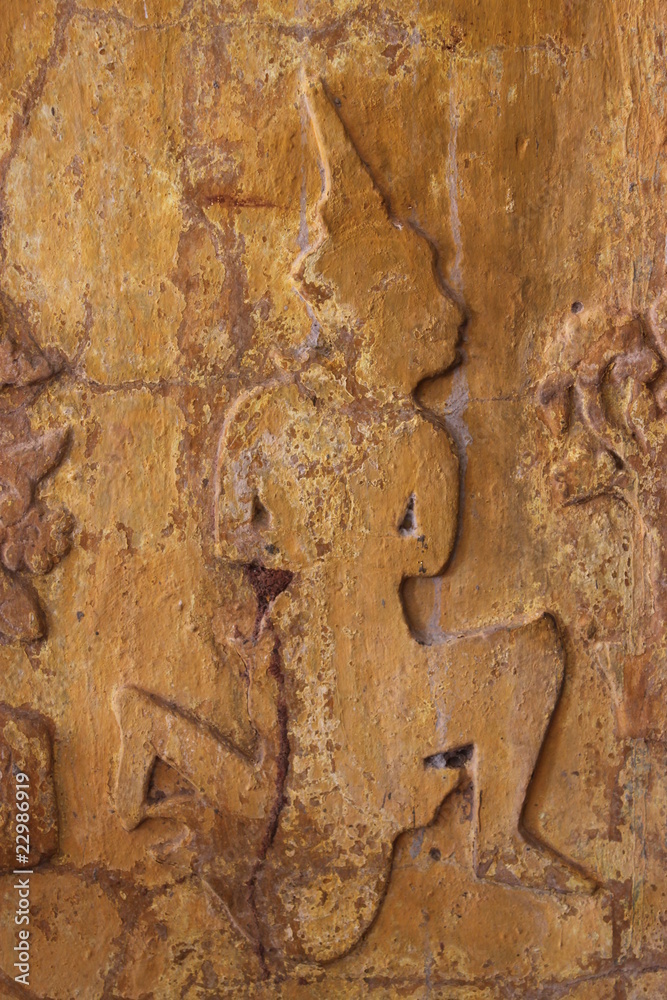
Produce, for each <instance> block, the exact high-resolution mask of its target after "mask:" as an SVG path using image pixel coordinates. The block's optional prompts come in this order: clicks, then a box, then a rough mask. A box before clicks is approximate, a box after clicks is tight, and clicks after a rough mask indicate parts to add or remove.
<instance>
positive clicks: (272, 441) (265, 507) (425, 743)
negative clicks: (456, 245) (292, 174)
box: [114, 84, 595, 961]
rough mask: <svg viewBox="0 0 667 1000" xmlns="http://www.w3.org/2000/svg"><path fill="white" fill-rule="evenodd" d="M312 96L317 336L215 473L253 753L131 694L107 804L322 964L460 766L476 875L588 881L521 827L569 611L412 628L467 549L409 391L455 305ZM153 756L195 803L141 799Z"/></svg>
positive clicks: (264, 949)
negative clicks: (434, 632) (237, 607)
mask: <svg viewBox="0 0 667 1000" xmlns="http://www.w3.org/2000/svg"><path fill="white" fill-rule="evenodd" d="M305 101H306V105H307V108H308V113H309V116H310V120H311V123H312V127H313V129H314V131H315V135H316V138H317V144H318V148H319V153H320V157H321V166H322V174H323V178H324V182H323V192H322V199H321V202H320V222H321V230H320V232H319V234H318V235H317V238H316V239H314V240H313V241H312V242H311V245H310V246H309V248H308V249H307V251H305V252H304V253H303V254H302V255H301V256H300V257H299V258H298V260H297V262H296V264H295V269H294V275H293V276H294V280H295V284H296V285H297V287H298V288H299V290H300V294H301V295H302V297H303V298H304V299H305V300H306V302H307V304H308V308H309V309H311V310H312V315H313V317H314V324H313V338H312V343H310V344H309V345H307V348H306V349H305V350H304V351H303V352H302V354H301V355H300V356H299V357H298V358H292V359H279V358H276V371H275V375H274V377H273V378H272V379H271V380H270V381H269V382H268V383H266V384H263V385H261V386H259V387H257V388H254V389H252V390H249V391H247V392H245V393H242V394H241V395H240V396H239V397H238V398H237V400H236V401H235V403H234V404H233V406H232V407H231V408H230V410H229V412H228V414H227V416H226V420H225V423H224V426H223V430H222V434H221V437H220V442H219V452H218V463H217V479H216V495H215V504H216V512H215V523H216V544H217V547H218V553H219V556H220V558H221V559H222V560H224V561H225V563H226V564H227V565H231V566H233V567H236V569H237V572H238V576H239V579H240V580H242V581H244V583H245V586H246V587H247V588H248V589H249V590H251V591H252V592H253V593H254V595H255V616H254V621H253V622H252V624H251V626H250V627H249V628H246V629H245V630H244V629H243V627H239V626H238V623H235V622H234V621H230V623H229V638H228V648H229V650H230V654H229V655H230V657H234V658H235V660H236V662H237V663H238V664H240V669H241V670H242V671H243V673H244V675H245V677H246V683H247V704H248V715H249V719H250V720H251V723H252V726H253V729H254V740H253V742H252V745H251V746H250V747H249V748H248V747H241V746H239V745H235V744H234V743H233V741H232V740H231V739H230V738H229V737H228V736H227V734H225V733H223V732H220V731H219V729H213V728H212V727H211V726H209V725H208V724H207V723H206V721H205V720H200V719H197V718H194V717H193V716H192V715H191V714H190V713H189V712H188V711H187V708H186V707H175V706H174V705H173V704H169V703H167V702H166V701H165V700H163V699H161V698H160V697H159V696H158V695H157V694H154V693H151V692H147V691H141V690H137V689H136V688H131V687H130V688H122V689H120V690H119V691H117V692H116V694H115V702H114V704H115V711H116V714H117V717H118V721H119V725H120V731H121V752H120V761H119V769H118V779H117V786H116V808H117V811H118V813H119V816H120V818H121V821H122V822H123V824H124V825H125V827H126V828H127V829H133V828H134V827H135V826H137V825H138V824H139V823H141V822H142V820H144V819H146V818H148V817H156V816H168V817H171V818H173V817H180V818H181V819H182V820H183V824H184V833H183V836H182V838H181V839H180V840H179V842H178V844H174V845H173V848H172V853H171V858H172V860H173V859H174V858H175V857H176V856H178V857H179V858H180V861H181V863H183V864H185V865H187V866H188V867H189V868H191V870H193V871H195V872H196V873H198V874H199V875H200V876H201V877H202V878H203V879H204V880H205V881H206V882H207V883H208V884H209V885H210V886H211V888H213V890H214V891H215V892H216V893H217V894H218V895H219V896H220V898H221V899H223V900H224V901H225V903H226V905H227V907H228V909H229V911H230V914H231V916H232V918H233V919H234V920H235V922H236V924H237V926H238V927H239V928H240V929H241V930H242V931H243V932H244V933H245V934H246V935H247V936H248V937H249V938H250V939H251V940H253V941H255V942H256V943H257V944H258V947H259V948H260V951H261V953H262V954H263V955H266V956H278V955H283V956H284V955H287V956H291V957H296V958H304V957H305V958H309V959H312V960H317V961H325V960H330V959H333V958H336V957H338V956H340V955H342V954H344V953H345V952H346V951H348V950H349V949H350V948H351V947H352V946H353V945H354V944H355V943H356V942H357V941H358V940H359V939H360V938H361V936H362V935H363V934H364V932H365V931H366V930H367V928H368V927H369V926H370V925H371V923H372V921H373V919H374V917H375V915H376V913H377V912H378V909H379V907H380V905H381V903H382V899H383V897H384V893H385V890H386V886H387V881H388V878H389V875H390V871H391V860H392V850H393V844H394V841H395V839H396V837H397V836H398V835H399V834H400V833H401V832H403V831H405V830H409V829H414V828H416V827H420V826H424V825H426V824H428V823H430V822H431V821H432V820H433V819H434V817H435V815H436V814H437V812H438V809H439V807H440V805H441V803H442V802H443V800H444V799H445V798H446V797H447V796H448V795H449V794H450V793H451V792H452V791H453V790H454V788H456V787H457V785H458V784H459V782H460V781H461V778H462V774H463V772H464V771H465V770H469V771H470V773H471V776H472V779H473V782H474V787H475V800H474V801H475V804H474V830H475V850H474V857H475V870H476V873H477V875H478V876H479V877H480V878H487V879H494V880H496V881H500V882H503V883H505V884H511V885H523V886H529V887H533V888H537V889H540V890H549V891H556V892H571V891H584V892H590V891H593V889H594V888H595V886H594V883H592V882H591V881H590V880H589V879H587V878H586V876H585V875H584V873H582V872H581V871H580V870H579V869H578V868H577V866H576V864H574V863H572V862H569V861H567V860H566V859H564V858H562V857H558V856H557V855H556V854H555V853H554V852H553V851H551V850H549V848H548V847H546V845H544V844H541V843H539V842H538V841H537V840H536V838H534V837H531V836H530V835H529V834H528V833H527V832H526V831H525V830H524V829H523V827H522V812H523V808H524V804H525V801H526V796H527V794H528V788H529V785H530V781H531V777H532V774H533V772H534V769H535V766H536V762H537V759H538V756H539V753H540V749H541V746H542V743H543V740H544V736H545V733H546V730H547V727H548V725H549V720H550V718H551V715H552V713H553V710H554V707H555V705H556V702H557V700H558V697H559V693H560V688H561V684H562V680H563V654H562V648H561V643H560V639H559V636H558V632H557V629H556V627H555V624H554V622H553V620H552V619H551V618H550V617H549V616H548V615H544V616H542V617H540V618H538V619H537V620H535V621H533V622H530V623H528V624H523V625H519V626H516V627H512V626H511V625H510V624H508V626H507V627H502V628H498V629H495V630H489V631H486V632H480V633H475V634H468V635H460V636H457V637H452V639H451V640H450V641H449V642H446V643H443V644H441V645H439V646H435V645H434V646H430V647H427V646H424V645H421V644H420V643H419V642H417V641H416V639H415V638H414V637H413V634H412V632H411V630H410V626H409V622H408V621H407V620H406V616H405V612H404V609H403V605H402V602H401V586H402V584H403V582H404V581H405V580H406V579H407V578H409V577H414V576H423V575H427V576H433V575H437V574H440V573H443V572H446V569H447V565H448V562H449V560H450V558H451V555H452V552H453V550H454V546H455V542H456V537H457V528H458V516H459V511H458V503H459V466H458V459H457V456H456V453H455V450H454V447H453V445H452V442H451V439H450V437H449V435H448V433H447V430H446V427H445V426H444V425H443V424H442V423H441V422H440V421H439V420H438V419H437V418H436V416H435V415H434V414H432V413H430V412H428V411H426V410H424V409H423V408H422V407H421V406H420V405H419V403H418V402H417V397H416V393H415V390H416V388H417V386H418V384H419V383H420V382H421V381H422V380H423V379H425V378H433V377H436V376H438V375H440V374H444V373H446V372H447V371H448V370H450V369H451V368H452V366H453V365H455V363H456V361H457V353H456V348H457V340H458V332H459V328H460V325H461V323H462V321H463V313H462V311H461V309H460V307H459V306H458V305H457V304H456V302H455V301H454V300H453V298H452V297H451V296H450V295H449V294H448V291H447V289H446V287H445V286H444V283H443V282H442V280H441V278H440V275H439V272H438V268H437V260H434V259H433V255H432V250H431V247H430V246H429V244H428V243H427V242H426V241H425V240H424V239H423V238H422V237H421V236H420V235H419V234H417V233H416V232H415V231H413V230H412V229H411V228H410V227H408V226H405V227H404V226H401V224H400V223H399V222H398V221H397V220H396V219H394V218H393V217H392V214H391V211H390V209H389V207H388V206H387V205H386V204H385V202H384V201H383V199H382V196H381V194H380V193H379V191H378V189H377V187H376V186H375V184H374V183H373V180H372V178H371V177H370V176H369V174H368V172H367V171H366V169H365V167H364V165H363V163H362V162H361V160H360V158H359V157H358V155H357V154H356V151H355V149H354V147H353V145H352V143H351V142H350V140H349V137H348V136H347V134H346V132H345V129H344V127H343V125H342V123H341V121H340V118H339V116H338V114H337V112H336V109H335V105H334V103H333V102H332V100H331V99H330V97H329V96H328V94H327V92H326V90H325V88H324V87H323V86H322V85H321V84H316V85H314V86H308V87H306V93H305ZM334 331H335V335H334ZM156 760H161V761H164V762H166V763H167V764H168V765H170V766H171V767H172V768H174V769H175V770H176V771H177V772H178V773H179V774H180V775H181V776H182V778H184V779H185V782H186V784H187V786H189V791H188V789H187V788H182V789H181V790H180V791H179V793H178V794H177V795H174V796H171V797H165V798H161V799H160V800H159V801H151V798H150V787H151V776H152V773H153V769H154V767H155V762H156Z"/></svg>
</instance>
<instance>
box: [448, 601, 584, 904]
mask: <svg viewBox="0 0 667 1000" xmlns="http://www.w3.org/2000/svg"><path fill="white" fill-rule="evenodd" d="M462 643H463V645H461V646H460V647H459V646H458V644H456V645H455V647H454V649H456V652H454V651H452V659H453V661H454V662H453V664H452V666H451V667H450V670H449V675H450V676H451V674H452V672H453V673H454V675H455V676H454V680H453V682H452V683H451V687H449V688H448V689H447V690H446V691H445V692H443V694H444V697H445V703H446V706H447V711H448V712H451V715H450V725H449V727H448V730H447V736H448V740H449V739H451V740H452V741H454V740H455V741H456V744H457V745H460V746H463V745H465V744H468V743H473V744H474V747H475V754H474V764H473V768H474V776H475V777H474V781H475V793H476V807H475V826H476V832H475V844H474V863H475V870H476V872H477V874H478V875H479V876H480V877H481V878H489V879H493V880H494V881H497V882H503V883H505V884H513V885H524V886H532V887H533V888H539V889H550V890H555V891H558V892H587V893H590V892H593V891H594V890H595V888H596V884H595V883H594V882H593V881H592V880H590V879H588V878H587V877H586V876H585V875H584V874H583V873H582V872H581V871H579V870H578V869H577V867H576V865H574V864H573V863H572V862H569V861H567V860H566V859H564V858H561V857H560V856H559V855H557V854H556V852H554V851H552V850H551V849H550V848H549V847H548V846H547V845H545V844H542V843H540V842H538V841H537V839H536V838H531V837H530V835H529V834H527V833H526V832H525V831H524V830H523V829H522V823H521V818H522V812H523V809H524V806H525V802H526V796H527V792H528V787H529V785H530V781H531V778H532V776H533V773H534V771H535V766H536V764H537V760H538V757H539V754H540V750H541V748H542V743H543V741H544V737H545V734H546V731H547V728H548V725H549V721H550V719H551V716H552V714H553V711H554V708H555V706H556V703H557V701H558V697H559V694H560V689H561V684H562V680H563V659H562V650H561V644H560V641H559V638H558V635H557V633H556V629H555V625H554V623H553V621H552V620H551V619H550V618H548V617H547V616H545V617H544V618H541V619H539V620H538V621H536V622H533V623H531V624H530V625H527V626H524V627H521V628H516V629H507V630H505V629H503V630H502V631H499V632H497V633H495V634H493V635H491V636H486V637H479V638H473V639H469V640H462ZM459 657H460V659H459ZM457 660H458V661H459V668H458V669H455V670H452V668H453V666H454V664H455V663H456V661H457ZM463 664H465V665H463ZM450 745H452V744H450Z"/></svg>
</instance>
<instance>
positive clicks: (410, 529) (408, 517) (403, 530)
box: [398, 493, 417, 535]
mask: <svg viewBox="0 0 667 1000" xmlns="http://www.w3.org/2000/svg"><path fill="white" fill-rule="evenodd" d="M416 531H417V518H416V517H415V495H414V493H411V494H410V497H409V499H408V502H407V504H406V507H405V513H404V514H403V517H402V519H401V523H400V524H399V526H398V533H399V535H414V534H415V532H416Z"/></svg>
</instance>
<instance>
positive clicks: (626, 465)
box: [538, 294, 667, 740]
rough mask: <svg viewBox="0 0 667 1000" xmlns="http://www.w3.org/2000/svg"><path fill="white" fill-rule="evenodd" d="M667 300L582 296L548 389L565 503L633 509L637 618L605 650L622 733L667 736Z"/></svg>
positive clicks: (602, 655) (559, 341) (543, 392)
mask: <svg viewBox="0 0 667 1000" xmlns="http://www.w3.org/2000/svg"><path fill="white" fill-rule="evenodd" d="M666 308H667V297H666V296H665V295H664V294H663V295H662V296H658V297H657V298H656V300H655V302H654V303H653V305H652V307H651V308H649V309H647V310H646V311H645V312H644V313H642V314H630V313H625V314H624V313H617V314H615V315H614V314H612V315H610V314H608V313H606V312H604V311H603V310H599V309H588V308H583V306H581V305H580V304H579V303H577V304H576V311H574V312H573V313H572V314H571V315H570V316H569V317H568V318H567V320H565V321H564V322H563V324H562V326H561V329H560V331H559V335H557V336H556V337H554V338H553V341H552V343H553V346H552V349H551V352H550V354H549V355H548V357H547V363H548V366H549V374H548V375H547V376H546V378H544V379H543V380H542V382H541V383H540V386H539V391H538V399H539V403H540V412H541V415H542V417H543V419H544V422H545V423H546V424H547V426H548V427H549V428H550V430H551V432H552V435H553V437H552V457H551V462H550V471H551V479H552V484H553V487H554V490H555V492H556V494H557V495H558V496H559V498H560V500H561V502H562V503H563V505H564V506H565V507H566V508H567V507H572V506H573V505H575V506H580V505H582V504H590V503H593V502H596V501H597V502H601V503H605V502H606V503H609V504H616V505H620V506H622V507H624V508H625V509H626V510H627V511H628V513H629V516H630V519H631V523H632V538H631V540H630V546H629V548H630V551H629V552H628V554H627V556H624V559H625V561H626V567H625V575H626V577H627V579H628V581H629V579H630V577H631V578H632V586H633V612H632V616H633V620H632V622H630V623H629V624H628V626H627V627H626V628H625V629H624V631H623V642H622V643H620V644H619V643H613V642H607V641H604V637H600V638H599V640H598V642H597V647H598V648H597V655H598V659H599V661H600V663H601V666H602V669H603V672H604V674H605V676H606V678H607V681H608V683H609V684H610V688H611V693H612V697H613V700H614V704H615V706H616V714H617V720H618V725H619V731H620V733H621V735H622V736H623V737H640V738H647V739H655V740H665V739H666V738H667V736H666V734H667V711H666V706H667V699H666V695H667V653H666V650H667V607H666V606H665V602H664V598H663V597H662V592H663V590H664V583H663V581H664V573H665V560H664V552H665V540H666V538H665V525H666V524H667V517H666V514H667V489H666V484H665V477H664V474H663V472H662V470H663V469H664V468H665V462H666V459H667V422H666V421H665V409H666V407H667V400H666V398H665V389H666V386H667V382H666V377H665V371H666V358H667V314H666V313H665V309H666Z"/></svg>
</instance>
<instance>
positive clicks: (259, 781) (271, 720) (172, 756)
mask: <svg viewBox="0 0 667 1000" xmlns="http://www.w3.org/2000/svg"><path fill="white" fill-rule="evenodd" d="M272 649H273V639H272V637H271V636H268V637H267V638H265V639H264V640H262V641H261V642H260V643H259V644H258V647H257V648H256V649H255V651H254V652H255V657H254V658H255V663H254V665H253V668H252V671H251V672H250V682H249V692H248V708H249V712H250V713H251V717H254V719H255V720H256V726H257V729H258V732H259V734H260V740H259V743H260V746H259V748H258V753H257V754H256V756H254V757H250V756H248V755H247V754H245V753H243V752H242V751H241V750H240V749H239V748H238V747H236V746H234V744H233V743H232V742H231V741H230V740H228V739H227V738H226V737H225V736H224V735H223V734H221V733H219V732H217V731H216V730H215V729H214V728H213V727H211V726H209V725H208V724H206V723H205V722H203V721H201V720H199V719H196V718H194V717H192V716H190V715H189V714H187V713H186V712H184V711H182V710H181V709H179V708H175V707H174V706H172V705H169V704H168V703H166V702H165V701H164V700H162V699H160V698H158V697H157V696H155V695H152V694H149V693H148V692H146V691H142V690H140V689H138V688H134V687H125V688H120V689H119V690H117V691H116V693H115V695H114V711H115V713H116V717H117V719H118V724H119V726H120V731H121V753H120V762H119V767H118V777H117V782H116V796H115V798H116V809H117V811H118V815H119V817H120V820H121V823H122V824H123V826H124V827H125V829H126V830H133V829H134V828H135V827H136V826H138V825H139V824H140V823H141V822H142V821H143V820H145V819H148V818H150V817H160V816H164V817H168V818H178V815H179V808H178V807H179V805H180V804H181V803H180V801H179V800H178V799H174V797H169V798H167V799H164V800H162V801H161V802H159V803H155V804H151V803H149V802H147V800H146V796H147V792H148V786H149V782H150V777H151V773H152V770H153V766H154V764H155V761H156V759H158V758H159V759H160V760H163V761H164V762H165V763H167V764H168V765H169V766H170V767H173V768H174V769H175V770H176V771H178V772H179V774H181V775H182V776H183V777H184V778H185V779H186V780H187V781H188V782H189V783H190V784H191V785H192V786H193V789H194V791H195V793H196V795H197V796H198V797H199V799H200V800H203V801H204V802H206V803H208V804H211V805H213V806H220V808H221V809H223V808H224V811H225V812H227V813H230V814H232V815H234V816H240V817H244V818H245V819H248V820H253V819H261V818H263V817H264V816H265V815H266V813H267V811H268V810H270V808H271V805H270V802H269V803H267V790H270V789H271V787H272V785H273V784H274V783H275V779H276V775H275V772H276V757H277V749H278V743H279V733H278V728H279V727H278V719H277V711H278V708H277V694H276V679H275V677H274V676H273V674H272V672H271V659H270V656H271V652H272ZM181 798H182V797H181ZM188 798H189V797H188ZM186 812H187V815H188V816H191V815H192V806H191V804H188V807H187V810H186Z"/></svg>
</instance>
